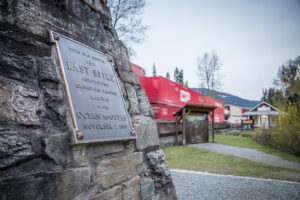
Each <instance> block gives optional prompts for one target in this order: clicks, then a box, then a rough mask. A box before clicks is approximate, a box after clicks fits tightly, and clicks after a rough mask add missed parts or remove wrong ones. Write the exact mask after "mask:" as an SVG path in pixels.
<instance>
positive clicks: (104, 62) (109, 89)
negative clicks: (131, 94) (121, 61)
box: [50, 31, 136, 143]
mask: <svg viewBox="0 0 300 200" xmlns="http://www.w3.org/2000/svg"><path fill="white" fill-rule="evenodd" d="M50 35H51V39H52V41H54V42H55V43H56V49H57V53H58V57H59V61H60V67H61V72H62V77H63V79H64V82H65V88H66V92H67V96H68V101H69V106H70V111H71V115H72V120H73V124H74V131H73V132H74V138H75V143H89V142H97V141H112V140H127V139H135V138H136V136H135V133H134V131H133V130H132V125H131V121H130V118H129V115H128V112H127V110H126V107H125V103H124V99H123V96H122V94H121V90H120V86H119V82H118V78H117V76H116V73H115V70H114V68H113V65H112V63H113V60H112V58H111V57H110V56H109V55H105V54H104V53H102V52H100V51H98V50H96V49H93V48H90V47H88V46H86V45H84V44H82V43H79V42H77V41H75V40H72V39H70V38H67V37H65V36H63V35H61V34H58V33H55V32H53V31H50Z"/></svg>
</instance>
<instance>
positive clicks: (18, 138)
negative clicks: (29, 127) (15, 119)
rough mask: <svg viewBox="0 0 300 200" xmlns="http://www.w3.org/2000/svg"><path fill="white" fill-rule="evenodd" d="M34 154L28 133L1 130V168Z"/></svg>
mask: <svg viewBox="0 0 300 200" xmlns="http://www.w3.org/2000/svg"><path fill="white" fill-rule="evenodd" d="M34 154H35V152H34V151H33V149H32V146H31V142H30V138H29V137H28V136H27V135H25V134H21V133H19V132H17V131H7V130H0V168H4V167H7V166H10V165H12V164H14V163H17V162H19V161H21V160H23V159H26V158H28V157H31V156H33V155H34Z"/></svg>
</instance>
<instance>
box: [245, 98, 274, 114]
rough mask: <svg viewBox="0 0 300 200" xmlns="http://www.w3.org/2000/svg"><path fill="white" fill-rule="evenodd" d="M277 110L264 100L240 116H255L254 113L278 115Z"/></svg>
mask: <svg viewBox="0 0 300 200" xmlns="http://www.w3.org/2000/svg"><path fill="white" fill-rule="evenodd" d="M278 114H279V110H278V109H277V108H275V107H274V106H272V105H270V104H268V103H267V102H265V101H262V102H260V103H259V104H257V105H256V106H255V107H254V108H252V109H251V110H250V111H249V112H245V113H243V114H242V116H255V115H267V116H269V115H278Z"/></svg>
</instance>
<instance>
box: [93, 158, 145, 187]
mask: <svg viewBox="0 0 300 200" xmlns="http://www.w3.org/2000/svg"><path fill="white" fill-rule="evenodd" d="M143 169H144V166H143V155H142V153H141V152H135V153H132V154H129V155H127V156H123V157H118V158H113V159H108V160H103V161H101V162H100V163H99V164H98V166H97V177H98V183H99V184H100V185H102V186H103V187H104V188H108V187H110V186H112V185H114V184H116V183H120V182H123V181H125V180H127V179H128V178H131V177H134V176H137V175H138V174H140V173H141V172H142V171H143Z"/></svg>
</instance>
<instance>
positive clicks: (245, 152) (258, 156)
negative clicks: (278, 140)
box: [188, 143, 300, 171]
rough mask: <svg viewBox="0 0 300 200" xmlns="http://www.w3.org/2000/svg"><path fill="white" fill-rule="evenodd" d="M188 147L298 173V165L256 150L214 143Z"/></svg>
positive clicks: (299, 165) (299, 167) (299, 166)
mask: <svg viewBox="0 0 300 200" xmlns="http://www.w3.org/2000/svg"><path fill="white" fill-rule="evenodd" d="M188 146H190V147H196V148H201V149H207V150H209V151H214V152H218V153H222V154H228V155H234V156H237V157H240V158H246V159H248V160H252V161H255V162H261V163H265V164H268V165H272V166H276V167H283V168H289V169H294V170H299V171H300V164H298V163H295V162H290V161H287V160H284V159H282V158H280V157H277V156H273V155H270V154H266V153H263V152H260V151H257V150H256V149H249V148H241V147H233V146H228V145H224V144H215V143H201V144H191V145H188Z"/></svg>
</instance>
